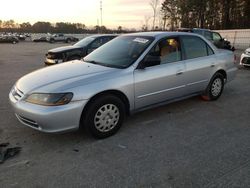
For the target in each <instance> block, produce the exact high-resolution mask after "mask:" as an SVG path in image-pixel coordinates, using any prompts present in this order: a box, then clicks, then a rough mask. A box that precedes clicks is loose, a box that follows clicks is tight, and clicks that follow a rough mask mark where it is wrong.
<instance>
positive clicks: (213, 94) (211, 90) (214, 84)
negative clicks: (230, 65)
mask: <svg viewBox="0 0 250 188" xmlns="http://www.w3.org/2000/svg"><path fill="white" fill-rule="evenodd" d="M224 79H225V78H224V76H223V75H222V74H221V73H215V75H214V76H213V78H212V79H211V81H210V83H209V84H208V86H207V89H206V91H205V93H204V94H203V95H202V98H203V99H204V100H207V101H212V100H217V99H218V98H219V97H220V96H221V94H222V92H223V89H224Z"/></svg>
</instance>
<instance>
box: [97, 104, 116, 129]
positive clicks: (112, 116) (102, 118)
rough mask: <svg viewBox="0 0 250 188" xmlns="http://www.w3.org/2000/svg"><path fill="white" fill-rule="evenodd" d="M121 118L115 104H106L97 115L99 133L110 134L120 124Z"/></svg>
mask: <svg viewBox="0 0 250 188" xmlns="http://www.w3.org/2000/svg"><path fill="white" fill-rule="evenodd" d="M119 118H120V113H119V109H118V108H117V106H115V105H114V104H105V105H103V106H102V107H100V108H99V109H98V111H97V112H96V114H95V118H94V124H95V127H96V129H97V130H98V131H100V132H108V131H110V130H112V129H113V128H114V127H115V126H116V125H117V123H118V121H119Z"/></svg>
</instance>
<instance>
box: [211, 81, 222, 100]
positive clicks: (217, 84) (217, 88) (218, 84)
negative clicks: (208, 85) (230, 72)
mask: <svg viewBox="0 0 250 188" xmlns="http://www.w3.org/2000/svg"><path fill="white" fill-rule="evenodd" d="M221 89H222V80H221V79H220V78H216V79H215V80H214V82H213V84H212V90H211V92H212V95H213V96H214V97H217V96H218V95H219V94H220V92H221Z"/></svg>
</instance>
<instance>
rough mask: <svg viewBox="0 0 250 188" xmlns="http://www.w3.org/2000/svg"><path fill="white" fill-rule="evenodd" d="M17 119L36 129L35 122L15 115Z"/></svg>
mask: <svg viewBox="0 0 250 188" xmlns="http://www.w3.org/2000/svg"><path fill="white" fill-rule="evenodd" d="M16 116H17V118H18V119H19V120H20V121H22V122H23V123H25V124H27V125H29V126H31V127H35V128H38V127H39V126H38V124H37V122H35V121H34V120H31V119H28V118H25V117H23V116H19V115H18V114H16Z"/></svg>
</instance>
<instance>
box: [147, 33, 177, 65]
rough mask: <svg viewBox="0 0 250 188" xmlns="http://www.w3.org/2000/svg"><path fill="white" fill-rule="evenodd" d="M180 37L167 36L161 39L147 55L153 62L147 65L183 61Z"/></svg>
mask: <svg viewBox="0 0 250 188" xmlns="http://www.w3.org/2000/svg"><path fill="white" fill-rule="evenodd" d="M180 46H181V45H180V42H179V39H178V38H175V37H173V38H165V39H163V40H160V41H159V42H158V43H157V44H156V45H155V46H154V47H153V48H152V49H151V50H150V52H149V54H148V55H147V56H146V58H147V59H149V61H153V60H154V62H153V63H147V64H146V66H147V67H150V66H154V65H159V64H166V63H173V62H177V61H181V48H180Z"/></svg>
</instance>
